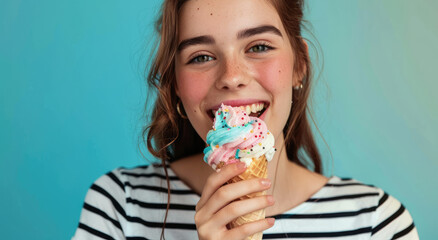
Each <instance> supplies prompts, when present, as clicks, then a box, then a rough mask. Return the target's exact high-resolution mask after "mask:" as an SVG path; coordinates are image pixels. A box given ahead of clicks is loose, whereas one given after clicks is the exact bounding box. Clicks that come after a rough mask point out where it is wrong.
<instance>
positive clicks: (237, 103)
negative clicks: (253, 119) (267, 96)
mask: <svg viewBox="0 0 438 240" xmlns="http://www.w3.org/2000/svg"><path fill="white" fill-rule="evenodd" d="M222 103H223V104H224V105H228V106H231V107H239V106H245V105H251V104H254V103H263V104H265V106H266V107H265V111H264V112H263V114H262V115H260V117H259V118H260V119H261V120H263V119H264V118H265V115H266V112H267V111H268V109H269V107H270V103H269V102H268V101H266V100H261V99H236V100H226V101H223V102H221V103H219V104H217V105H214V106H212V107H209V108H208V109H207V111H206V113H207V115H208V116H209V118H210V119H211V121H212V122H213V121H214V119H213V118H212V117H211V116H210V114H209V112H211V110H217V109H219V108H220V107H221V104H222Z"/></svg>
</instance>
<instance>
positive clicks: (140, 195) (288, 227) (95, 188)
mask: <svg viewBox="0 0 438 240" xmlns="http://www.w3.org/2000/svg"><path fill="white" fill-rule="evenodd" d="M167 170H168V173H169V176H170V186H171V190H170V198H171V202H170V204H169V209H170V210H169V213H168V217H167V222H166V225H165V229H166V230H165V237H166V239H197V233H196V225H195V223H194V214H195V206H196V204H197V202H198V201H199V198H200V196H199V195H198V194H196V193H195V192H193V191H192V190H191V189H190V188H189V187H188V186H187V185H185V184H184V183H183V182H182V181H181V180H180V179H179V178H178V177H177V176H176V175H175V173H174V172H173V171H172V169H170V168H169V167H167ZM165 179H166V177H165V173H164V168H163V167H159V166H141V167H137V168H133V169H126V168H119V169H116V170H114V171H112V172H109V173H107V174H106V175H104V176H102V177H101V178H99V179H98V180H97V181H96V182H95V183H94V184H93V185H92V186H91V187H90V190H89V191H88V193H87V196H86V198H85V203H84V206H83V209H82V213H81V219H80V223H79V226H78V228H77V231H76V233H75V236H74V237H73V239H132V240H133V239H143V240H144V239H159V238H160V235H161V229H162V227H163V220H164V215H165V211H166V207H167V193H168V188H167V183H166V180H165ZM274 218H275V219H276V223H275V225H274V226H273V227H272V228H270V229H268V230H266V231H265V232H264V234H263V239H303V240H304V239H306V240H308V239H318V240H320V239H336V240H339V239H418V234H417V230H416V228H415V225H414V223H413V220H412V218H411V216H410V214H409V212H408V211H407V210H406V209H405V207H404V206H403V205H402V204H401V203H400V202H399V201H398V200H396V199H395V198H393V197H392V196H390V195H388V194H387V193H385V192H384V191H383V190H381V189H379V188H377V187H374V186H372V185H365V184H363V183H361V182H358V181H356V180H354V179H347V178H339V177H332V178H330V180H329V182H328V183H327V184H326V185H325V186H324V187H323V188H322V189H320V190H319V191H318V192H317V193H315V194H314V195H313V196H312V197H311V198H309V199H308V200H307V201H305V202H303V203H302V204H300V205H299V206H297V207H295V208H293V209H290V210H289V211H287V212H285V213H283V214H279V215H276V216H274Z"/></svg>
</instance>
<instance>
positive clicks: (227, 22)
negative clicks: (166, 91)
mask: <svg viewBox="0 0 438 240" xmlns="http://www.w3.org/2000/svg"><path fill="white" fill-rule="evenodd" d="M178 28H179V39H178V44H179V45H178V51H177V55H176V62H175V63H176V65H175V70H176V82H177V94H178V96H179V97H180V98H181V101H182V103H183V106H184V109H185V111H186V113H187V116H188V118H189V120H190V122H191V124H192V125H193V127H194V129H195V130H196V131H197V133H198V134H199V135H200V136H201V137H202V138H203V139H204V141H205V139H206V135H207V132H208V131H209V130H210V129H211V128H212V125H213V115H212V113H211V112H212V110H216V109H217V108H219V106H220V104H221V103H224V104H226V105H231V106H244V107H246V106H248V105H249V106H251V105H252V104H259V107H260V104H261V103H262V105H263V107H264V110H262V111H258V112H257V113H254V114H252V115H257V116H258V115H259V114H261V113H263V114H262V115H261V116H260V118H261V119H263V120H264V121H265V122H266V124H267V126H268V129H269V130H270V131H271V132H272V133H273V134H274V136H276V139H278V138H279V137H283V136H282V130H283V128H284V126H285V124H286V121H287V119H288V117H289V112H290V108H291V100H292V85H293V79H294V78H295V76H294V74H293V67H294V57H293V50H292V48H291V46H290V42H289V39H288V37H287V35H286V32H285V30H284V27H283V25H282V23H281V20H280V17H279V16H278V13H277V11H276V10H275V8H274V7H273V6H272V5H271V4H270V3H268V1H266V0H239V1H236V0H190V1H188V2H186V3H185V4H184V5H183V7H182V9H181V12H180V16H179V25H178ZM294 81H295V79H294ZM257 110H258V109H257V108H256V109H255V110H254V111H257Z"/></svg>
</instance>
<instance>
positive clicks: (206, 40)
mask: <svg viewBox="0 0 438 240" xmlns="http://www.w3.org/2000/svg"><path fill="white" fill-rule="evenodd" d="M269 32H270V33H273V34H275V35H278V36H280V37H283V35H282V34H281V32H280V30H278V28H276V27H274V26H272V25H263V26H259V27H254V28H248V29H244V30H242V31H240V32H239V33H237V39H242V38H248V37H251V36H254V35H257V34H262V33H269ZM214 43H215V40H214V38H213V37H212V36H210V35H203V36H199V37H194V38H189V39H185V40H183V41H181V42H180V44H178V48H177V50H178V52H181V51H182V50H184V49H185V48H187V47H189V46H193V45H198V44H214Z"/></svg>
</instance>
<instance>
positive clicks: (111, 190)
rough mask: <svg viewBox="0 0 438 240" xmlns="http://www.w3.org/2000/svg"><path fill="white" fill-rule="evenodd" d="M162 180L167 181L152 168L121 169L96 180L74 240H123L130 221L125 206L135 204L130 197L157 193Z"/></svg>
mask: <svg viewBox="0 0 438 240" xmlns="http://www.w3.org/2000/svg"><path fill="white" fill-rule="evenodd" d="M163 178H164V179H166V177H165V174H164V168H162V167H159V166H152V165H151V166H138V167H135V168H122V167H120V168H117V169H114V170H112V171H110V172H108V173H106V174H104V175H102V176H101V177H99V178H98V179H97V180H96V181H95V182H94V183H93V184H92V185H91V187H90V188H89V190H88V192H87V195H86V197H85V201H84V204H83V207H82V211H81V217H80V222H79V225H78V229H77V230H76V233H75V236H74V239H90V238H92V237H95V236H100V237H104V238H105V237H108V236H110V237H113V238H116V239H123V236H124V235H125V230H126V223H127V222H128V221H129V219H130V218H131V216H130V215H131V214H130V212H129V211H130V210H129V209H130V208H129V207H127V205H129V204H131V205H132V203H133V201H135V200H133V198H131V196H132V195H133V194H134V195H135V194H136V193H137V192H139V191H137V189H143V188H146V189H147V188H152V189H155V190H156V189H157V187H160V185H161V182H162V181H161V180H162V179H163ZM145 179H147V181H145ZM144 182H146V184H144ZM164 182H165V181H164ZM165 192H167V190H165Z"/></svg>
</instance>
